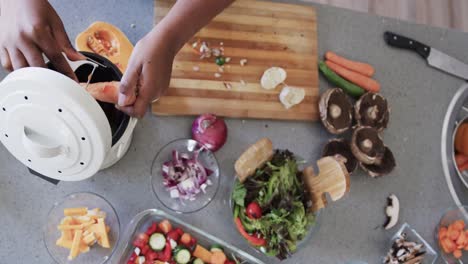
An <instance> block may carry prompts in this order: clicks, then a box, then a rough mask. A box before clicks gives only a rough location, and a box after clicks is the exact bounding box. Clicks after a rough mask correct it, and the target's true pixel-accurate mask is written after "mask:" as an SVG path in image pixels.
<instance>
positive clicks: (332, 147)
mask: <svg viewBox="0 0 468 264" xmlns="http://www.w3.org/2000/svg"><path fill="white" fill-rule="evenodd" d="M326 156H332V157H335V158H338V159H343V160H344V163H345V165H346V170H347V171H348V172H349V174H352V173H353V172H354V171H355V170H356V168H357V166H358V161H357V159H356V158H355V157H354V155H353V152H352V151H351V147H350V146H349V142H348V141H346V140H344V139H332V140H330V141H328V143H327V144H326V145H325V147H324V148H323V151H322V157H326Z"/></svg>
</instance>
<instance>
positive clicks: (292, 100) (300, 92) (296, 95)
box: [279, 86, 305, 109]
mask: <svg viewBox="0 0 468 264" xmlns="http://www.w3.org/2000/svg"><path fill="white" fill-rule="evenodd" d="M304 98H305V90H304V89H303V88H296V87H291V86H285V87H284V88H283V89H282V90H281V93H280V94H279V99H280V102H281V103H282V104H283V106H284V108H286V109H289V108H291V107H293V106H295V105H297V104H300V103H301V102H302V101H303V100H304Z"/></svg>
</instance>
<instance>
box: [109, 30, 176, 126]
mask: <svg viewBox="0 0 468 264" xmlns="http://www.w3.org/2000/svg"><path fill="white" fill-rule="evenodd" d="M177 50H178V48H177V45H174V42H173V41H170V38H167V37H166V35H165V34H164V33H163V32H160V31H158V30H157V28H155V29H154V30H153V31H151V32H150V33H148V34H147V35H146V36H145V37H143V38H142V39H141V40H140V41H138V43H137V44H136V45H135V48H134V49H133V52H132V55H131V56H130V61H129V63H128V66H127V70H126V72H125V73H124V76H123V77H122V80H121V82H120V88H119V89H120V93H119V102H118V105H117V108H118V109H120V110H121V111H123V112H125V113H127V114H128V115H130V116H134V117H138V118H142V117H143V116H144V115H145V113H146V111H147V107H148V105H149V104H150V103H151V102H153V101H154V100H156V99H159V98H160V97H161V96H162V95H164V93H165V92H166V90H167V88H168V86H169V81H170V78H171V72H172V62H173V60H174V56H175V54H176V52H177Z"/></svg>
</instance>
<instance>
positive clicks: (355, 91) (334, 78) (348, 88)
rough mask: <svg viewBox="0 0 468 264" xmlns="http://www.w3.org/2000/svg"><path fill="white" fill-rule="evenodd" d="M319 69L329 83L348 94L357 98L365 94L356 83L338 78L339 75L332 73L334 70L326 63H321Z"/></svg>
mask: <svg viewBox="0 0 468 264" xmlns="http://www.w3.org/2000/svg"><path fill="white" fill-rule="evenodd" d="M319 69H320V71H321V72H322V73H323V75H324V76H325V78H327V80H328V81H330V82H331V83H333V84H334V85H336V86H338V87H340V88H341V89H343V91H345V92H346V93H347V94H349V95H351V96H353V97H355V98H357V97H360V96H361V95H363V94H364V93H365V90H364V89H362V88H361V87H359V86H357V85H355V84H354V83H350V82H348V81H347V80H345V79H343V78H341V77H340V76H338V74H336V73H335V72H334V71H332V69H330V68H329V67H328V66H327V65H326V64H325V62H323V61H321V62H319Z"/></svg>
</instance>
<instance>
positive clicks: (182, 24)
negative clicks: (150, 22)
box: [153, 0, 234, 50]
mask: <svg viewBox="0 0 468 264" xmlns="http://www.w3.org/2000/svg"><path fill="white" fill-rule="evenodd" d="M232 2H234V0H178V1H177V2H176V4H175V5H174V6H173V7H172V9H171V10H170V11H169V13H168V14H167V16H166V17H165V18H164V19H163V20H162V21H161V22H160V23H159V24H158V25H157V26H156V27H155V28H154V29H153V31H156V32H155V33H156V34H164V35H165V36H167V37H168V38H169V41H171V42H172V43H174V45H175V47H174V48H175V49H176V50H179V49H180V48H181V47H182V46H183V45H184V43H186V42H187V41H188V40H189V39H190V38H191V37H192V36H193V35H194V34H195V33H196V32H197V31H198V30H200V29H201V28H202V27H203V26H205V25H206V24H208V23H209V22H210V21H211V20H212V19H213V18H214V17H215V16H216V15H217V14H219V13H221V11H223V10H224V9H225V8H226V7H228V6H229V5H230V4H231V3H232Z"/></svg>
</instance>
